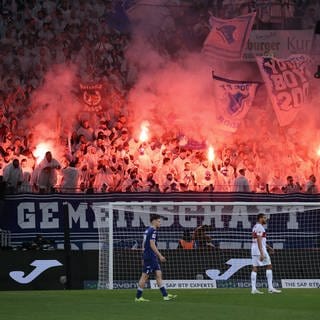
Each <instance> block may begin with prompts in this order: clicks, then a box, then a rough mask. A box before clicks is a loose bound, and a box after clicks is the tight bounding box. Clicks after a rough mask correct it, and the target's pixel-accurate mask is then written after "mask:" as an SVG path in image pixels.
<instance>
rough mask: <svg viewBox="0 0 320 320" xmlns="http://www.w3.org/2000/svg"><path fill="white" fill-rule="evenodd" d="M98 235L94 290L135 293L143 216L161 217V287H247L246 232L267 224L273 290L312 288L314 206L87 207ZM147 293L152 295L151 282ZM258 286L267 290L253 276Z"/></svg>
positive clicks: (318, 217) (146, 220)
mask: <svg viewBox="0 0 320 320" xmlns="http://www.w3.org/2000/svg"><path fill="white" fill-rule="evenodd" d="M93 210H94V212H95V215H96V222H97V226H98V231H99V279H98V288H100V289H102V288H109V289H113V288H135V287H136V283H137V281H138V279H139V277H140V275H141V271H142V240H143V233H144V231H145V229H146V228H147V227H148V226H149V225H150V215H151V214H159V215H160V216H161V227H160V229H159V230H158V232H157V233H158V243H157V245H158V249H159V250H160V251H161V253H162V255H164V256H165V257H166V259H167V261H166V262H165V263H162V264H161V270H162V272H163V278H164V279H165V283H166V285H167V287H168V288H174V289H179V288H185V289H189V288H190V289H192V288H206V289H208V288H226V287H233V288H234V287H250V285H251V283H250V272H251V243H252V238H251V232H252V227H253V225H254V224H255V223H256V217H257V214H258V213H265V214H266V215H267V217H268V223H267V226H266V232H267V243H268V244H269V245H271V246H272V247H273V248H274V249H275V252H274V254H271V255H270V256H271V261H272V265H273V274H274V286H275V287H287V288H290V287H303V286H304V287H319V285H320V272H319V266H320V250H319V248H320V204H317V203H293V202H291V203H283V202H278V203H275V202H273V203H270V202H265V203H263V202H257V203H253V202H136V203H134V202H114V203H108V204H107V205H101V206H98V207H95V208H93ZM148 287H151V288H156V284H155V281H154V278H153V277H152V276H151V277H150V282H149V283H148ZM257 287H267V283H266V279H265V273H264V272H259V273H258V279H257Z"/></svg>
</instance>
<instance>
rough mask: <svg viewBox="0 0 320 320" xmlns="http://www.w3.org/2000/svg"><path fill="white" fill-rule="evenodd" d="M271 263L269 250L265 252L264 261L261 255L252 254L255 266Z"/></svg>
mask: <svg viewBox="0 0 320 320" xmlns="http://www.w3.org/2000/svg"><path fill="white" fill-rule="evenodd" d="M269 264H271V259H270V256H269V254H268V252H265V254H264V260H263V261H260V256H252V265H253V266H254V267H262V266H268V265H269Z"/></svg>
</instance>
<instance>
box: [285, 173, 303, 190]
mask: <svg viewBox="0 0 320 320" xmlns="http://www.w3.org/2000/svg"><path fill="white" fill-rule="evenodd" d="M301 190H302V188H301V186H300V184H299V182H296V183H294V181H293V177H292V176H288V177H287V184H286V185H285V186H283V187H282V192H283V193H298V192H301Z"/></svg>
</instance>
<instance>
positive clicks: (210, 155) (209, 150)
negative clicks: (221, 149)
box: [208, 146, 214, 162]
mask: <svg viewBox="0 0 320 320" xmlns="http://www.w3.org/2000/svg"><path fill="white" fill-rule="evenodd" d="M208 160H209V161H210V162H213V161H214V149H213V147H212V146H210V147H209V149H208Z"/></svg>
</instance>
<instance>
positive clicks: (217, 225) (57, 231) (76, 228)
mask: <svg viewBox="0 0 320 320" xmlns="http://www.w3.org/2000/svg"><path fill="white" fill-rule="evenodd" d="M294 196H295V198H296V199H298V198H299V197H301V199H309V200H310V201H308V202H306V200H304V201H303V202H302V201H301V202H295V203H292V202H290V199H291V196H287V197H283V196H278V197H276V196H271V195H269V199H268V200H269V201H272V203H270V205H269V204H268V201H265V200H263V199H266V197H265V195H249V194H238V195H235V194H217V195H216V199H215V201H225V202H226V201H228V203H226V204H223V203H221V202H219V203H218V202H217V203H214V202H213V203H212V204H208V203H207V202H206V203H205V204H204V203H203V201H212V199H210V198H211V197H210V196H208V195H203V194H198V195H195V194H184V195H181V194H180V195H178V194H169V195H163V197H162V196H160V195H159V194H158V195H155V194H144V193H143V194H127V195H121V194H106V195H90V196H88V195H74V196H72V195H69V196H67V195H58V194H56V195H48V196H40V195H21V196H20V195H19V196H10V197H7V199H6V201H5V203H4V210H3V211H2V213H1V225H0V227H1V228H2V229H4V230H10V231H11V245H12V246H21V244H22V243H23V242H29V241H32V240H33V239H34V238H35V237H36V236H37V235H38V234H41V235H42V236H43V237H44V238H47V239H52V240H54V242H55V247H56V248H58V249H59V248H63V241H64V227H63V226H64V220H63V217H64V210H65V209H67V210H68V214H69V226H70V239H71V243H72V249H75V250H77V249H97V248H98V228H97V226H98V223H97V222H99V221H96V216H97V217H98V218H99V217H102V216H104V215H105V213H106V212H108V204H109V203H111V202H112V203H113V206H114V210H113V214H114V225H113V232H114V245H115V247H121V248H136V247H140V246H141V240H142V233H143V231H144V229H145V227H146V226H148V225H149V217H150V214H151V213H158V214H160V215H161V217H162V226H161V238H162V239H161V240H162V245H163V246H164V248H166V249H170V248H175V245H176V244H177V243H178V239H179V238H180V237H181V234H182V233H183V231H184V230H189V231H190V232H192V231H193V230H194V229H195V228H196V227H198V226H200V225H210V226H211V227H212V231H210V233H211V234H210V235H211V236H212V238H213V242H214V244H215V245H216V246H217V247H221V248H224V249H227V248H228V246H230V247H232V248H239V249H246V248H249V246H250V243H251V230H252V226H253V225H254V223H255V221H256V215H257V213H259V212H264V213H266V214H267V215H268V217H269V218H270V219H269V222H268V226H267V233H268V241H270V242H271V243H273V244H274V245H276V247H277V248H279V249H282V248H315V247H317V246H319V239H320V235H319V230H320V208H319V207H318V206H317V203H313V202H314V201H316V200H317V197H310V196H309V197H308V196H306V195H302V194H301V195H294ZM232 197H234V199H233V200H234V201H235V202H234V204H232V202H230V198H232ZM237 198H238V199H241V203H240V204H239V202H238V201H237ZM155 199H157V200H155ZM196 199H198V200H196ZM257 199H261V200H260V201H259V202H257ZM275 199H277V200H275ZM150 200H153V201H157V202H154V204H152V205H150V203H148V204H144V203H143V201H150ZM114 201H121V202H123V201H142V202H141V204H139V206H137V205H134V206H126V207H123V206H120V207H119V206H117V205H116V204H115V203H114ZM159 201H166V204H162V203H161V202H159ZM168 201H170V203H169V204H170V205H168ZM171 201H172V204H171ZM173 201H175V202H174V203H173ZM177 201H178V202H177ZM182 201H184V202H186V201H198V203H196V204H194V203H193V204H192V205H189V204H188V203H187V204H186V203H183V202H182ZM276 201H277V203H275V202H276ZM179 202H181V203H180V205H179Z"/></svg>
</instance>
